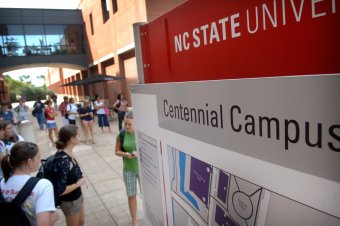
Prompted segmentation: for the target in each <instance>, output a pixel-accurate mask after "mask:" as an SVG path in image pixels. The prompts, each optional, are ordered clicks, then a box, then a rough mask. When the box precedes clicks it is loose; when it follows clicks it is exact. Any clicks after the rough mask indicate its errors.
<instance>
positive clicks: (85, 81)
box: [62, 74, 123, 86]
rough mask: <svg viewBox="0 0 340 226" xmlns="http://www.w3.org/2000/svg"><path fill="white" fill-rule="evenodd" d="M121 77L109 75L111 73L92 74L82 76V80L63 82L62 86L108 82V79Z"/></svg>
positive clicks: (119, 78) (114, 79) (116, 79)
mask: <svg viewBox="0 0 340 226" xmlns="http://www.w3.org/2000/svg"><path fill="white" fill-rule="evenodd" d="M122 79H123V78H122V77H120V76H111V75H100V74H98V75H94V76H91V77H89V78H84V79H82V80H78V81H73V82H69V83H66V84H63V85H62V86H80V85H89V84H92V83H99V82H109V81H120V80H122Z"/></svg>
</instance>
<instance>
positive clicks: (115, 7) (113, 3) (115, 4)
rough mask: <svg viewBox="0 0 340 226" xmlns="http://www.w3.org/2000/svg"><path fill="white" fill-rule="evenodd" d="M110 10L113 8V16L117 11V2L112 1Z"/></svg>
mask: <svg viewBox="0 0 340 226" xmlns="http://www.w3.org/2000/svg"><path fill="white" fill-rule="evenodd" d="M112 8H113V13H114V14H115V13H116V12H117V11H118V4H117V0H112Z"/></svg>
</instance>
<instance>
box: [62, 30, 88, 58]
mask: <svg viewBox="0 0 340 226" xmlns="http://www.w3.org/2000/svg"><path fill="white" fill-rule="evenodd" d="M64 41H65V45H66V47H67V52H68V53H71V54H75V53H77V54H78V53H82V52H84V51H83V28H82V26H81V25H66V26H65V38H64Z"/></svg>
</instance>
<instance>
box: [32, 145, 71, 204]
mask: <svg viewBox="0 0 340 226" xmlns="http://www.w3.org/2000/svg"><path fill="white" fill-rule="evenodd" d="M60 153H61V152H60V151H58V152H57V153H55V154H54V155H51V156H50V157H48V158H47V159H42V160H41V166H40V168H39V171H38V173H37V175H36V177H38V178H45V179H47V180H49V181H51V183H52V185H53V188H54V189H53V190H54V204H55V206H56V207H58V206H60V204H61V198H60V196H59V195H58V194H57V189H56V187H57V170H56V167H55V163H56V162H57V161H58V159H61V158H64V157H66V158H67V156H65V155H60Z"/></svg>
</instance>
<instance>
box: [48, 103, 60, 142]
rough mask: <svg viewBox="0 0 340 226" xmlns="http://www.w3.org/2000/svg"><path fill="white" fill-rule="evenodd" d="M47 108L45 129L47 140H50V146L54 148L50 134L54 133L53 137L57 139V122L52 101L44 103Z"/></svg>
mask: <svg viewBox="0 0 340 226" xmlns="http://www.w3.org/2000/svg"><path fill="white" fill-rule="evenodd" d="M46 104H47V108H46V110H45V115H46V127H47V129H48V138H49V139H50V141H51V143H52V145H53V146H54V141H53V136H52V133H53V132H54V135H55V136H56V138H57V139H58V127H57V122H56V120H55V117H56V116H57V112H56V111H55V110H54V108H53V107H52V101H51V100H47V101H46Z"/></svg>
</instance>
